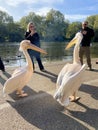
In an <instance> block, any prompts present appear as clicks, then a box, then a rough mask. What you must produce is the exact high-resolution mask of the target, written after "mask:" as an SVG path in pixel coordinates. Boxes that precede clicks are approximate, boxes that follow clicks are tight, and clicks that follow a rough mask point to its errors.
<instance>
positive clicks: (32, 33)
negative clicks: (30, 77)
mask: <svg viewBox="0 0 98 130" xmlns="http://www.w3.org/2000/svg"><path fill="white" fill-rule="evenodd" d="M25 39H27V40H30V41H31V43H32V44H34V45H36V46H37V47H40V38H39V34H38V33H37V32H36V28H35V26H34V24H33V23H32V22H30V23H28V25H27V31H26V33H25ZM28 53H29V55H30V57H31V60H32V64H33V69H34V70H35V66H34V59H33V57H35V58H36V60H37V62H38V65H39V68H40V70H41V71H44V66H43V64H42V61H41V57H40V53H39V52H36V51H33V50H31V49H28Z"/></svg>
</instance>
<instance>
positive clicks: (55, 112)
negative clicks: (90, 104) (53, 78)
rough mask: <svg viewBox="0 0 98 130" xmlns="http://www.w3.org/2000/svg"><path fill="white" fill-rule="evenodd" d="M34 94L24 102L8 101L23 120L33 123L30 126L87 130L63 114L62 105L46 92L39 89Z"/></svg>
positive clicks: (47, 128) (52, 129)
mask: <svg viewBox="0 0 98 130" xmlns="http://www.w3.org/2000/svg"><path fill="white" fill-rule="evenodd" d="M35 93H36V92H35ZM36 95H38V96H36V98H34V97H31V99H30V100H27V101H25V102H19V101H18V102H17V101H16V102H15V103H14V102H11V101H8V102H9V103H10V105H11V106H12V107H13V108H14V109H15V110H16V111H17V112H18V113H19V114H20V115H21V116H22V117H23V119H24V120H26V121H27V122H28V123H30V124H31V125H33V126H32V128H34V126H35V127H37V128H39V129H41V130H89V129H88V128H86V127H85V126H83V125H82V124H81V123H79V122H78V121H76V120H74V119H73V118H71V117H70V116H68V114H64V113H63V110H64V107H63V106H61V105H60V104H59V103H58V102H57V101H55V100H54V99H53V97H52V96H51V95H49V94H48V93H45V92H43V91H40V92H39V93H36ZM20 123H21V122H20ZM17 125H19V124H17Z"/></svg>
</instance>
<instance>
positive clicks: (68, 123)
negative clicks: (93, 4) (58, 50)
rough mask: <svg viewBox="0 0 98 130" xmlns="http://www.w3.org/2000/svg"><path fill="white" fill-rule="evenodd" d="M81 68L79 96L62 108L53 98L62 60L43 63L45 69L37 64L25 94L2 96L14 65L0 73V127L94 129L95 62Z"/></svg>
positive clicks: (97, 118) (97, 114) (97, 108)
mask: <svg viewBox="0 0 98 130" xmlns="http://www.w3.org/2000/svg"><path fill="white" fill-rule="evenodd" d="M95 61H96V59H93V60H92V63H93V67H94V71H87V70H85V74H84V77H83V84H82V85H81V86H80V89H79V92H78V95H79V96H80V97H81V99H80V100H79V101H78V102H77V103H75V102H71V103H70V105H69V106H68V107H66V108H64V107H63V106H61V105H60V104H59V103H58V102H57V101H55V100H54V98H53V94H54V92H55V83H56V79H57V75H58V73H59V72H60V70H61V68H62V67H63V66H64V65H65V63H64V62H57V63H56V62H52V63H49V62H48V63H45V64H44V65H45V69H46V72H40V71H39V69H38V67H37V65H36V71H35V73H34V74H33V76H32V79H31V81H30V82H29V83H28V85H27V86H26V87H25V88H24V89H25V91H26V92H28V94H29V96H28V97H26V98H18V97H17V96H16V95H15V93H13V94H11V95H7V96H6V97H3V95H2V88H3V85H4V83H5V81H6V79H7V78H9V77H10V75H11V74H12V72H13V70H14V69H15V68H13V67H11V68H10V67H8V68H6V73H5V74H2V72H0V130H98V65H97V64H95Z"/></svg>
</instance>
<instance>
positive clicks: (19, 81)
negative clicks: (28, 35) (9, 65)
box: [3, 40, 47, 97]
mask: <svg viewBox="0 0 98 130" xmlns="http://www.w3.org/2000/svg"><path fill="white" fill-rule="evenodd" d="M27 49H32V50H35V51H38V52H41V53H44V54H47V53H46V52H45V51H44V50H42V49H41V48H39V47H36V46H35V45H32V44H31V43H30V41H29V40H23V41H22V42H21V43H20V48H19V50H20V51H22V52H23V54H24V55H25V58H26V62H27V65H26V66H25V67H21V68H19V69H16V70H15V71H14V72H13V74H12V76H11V77H10V78H9V79H8V80H7V81H6V82H5V84H4V88H3V93H4V94H10V93H12V92H14V91H17V93H18V94H19V96H20V97H24V96H27V93H24V92H23V91H22V89H23V87H24V86H25V85H27V83H28V82H29V80H30V79H31V77H32V74H33V66H32V61H31V58H30V56H29V54H28V52H27Z"/></svg>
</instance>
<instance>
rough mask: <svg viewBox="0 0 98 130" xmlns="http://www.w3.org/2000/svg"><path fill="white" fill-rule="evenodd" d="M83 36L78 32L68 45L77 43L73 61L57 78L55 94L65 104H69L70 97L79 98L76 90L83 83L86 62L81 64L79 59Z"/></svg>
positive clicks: (68, 46)
mask: <svg viewBox="0 0 98 130" xmlns="http://www.w3.org/2000/svg"><path fill="white" fill-rule="evenodd" d="M82 38H83V36H82V33H81V32H78V33H77V34H76V35H75V37H74V38H73V39H72V40H71V42H69V44H68V45H67V47H66V49H68V48H70V47H71V46H72V45H73V44H76V45H75V47H74V52H73V63H72V64H69V63H68V64H66V65H65V66H64V67H63V69H62V70H61V72H60V73H59V75H58V78H57V83H56V87H57V90H56V92H55V94H54V98H55V99H56V100H57V101H59V102H60V103H61V104H62V105H64V106H67V105H68V104H69V102H70V98H72V100H73V101H75V100H76V99H77V98H79V97H76V91H77V90H78V89H79V87H80V85H81V83H82V81H81V78H82V76H83V72H84V70H85V67H86V65H85V64H84V65H82V66H81V63H80V60H79V46H80V42H81V40H82Z"/></svg>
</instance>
